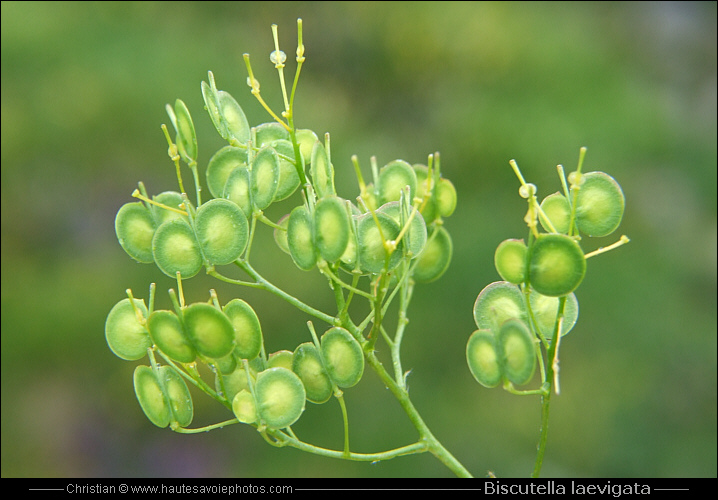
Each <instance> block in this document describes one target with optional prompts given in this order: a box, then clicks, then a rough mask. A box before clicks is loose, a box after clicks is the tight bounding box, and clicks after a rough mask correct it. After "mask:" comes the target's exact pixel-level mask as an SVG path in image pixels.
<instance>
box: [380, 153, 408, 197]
mask: <svg viewBox="0 0 718 500" xmlns="http://www.w3.org/2000/svg"><path fill="white" fill-rule="evenodd" d="M406 186H409V197H410V199H413V198H414V195H415V193H416V173H414V169H413V168H411V165H409V164H408V163H407V162H405V161H403V160H394V161H392V162H390V163H387V164H386V165H384V166H383V167H382V168H381V170H379V180H378V182H377V192H378V195H379V196H378V198H379V200H378V201H379V204H380V205H383V204H384V203H387V202H390V201H399V199H400V198H401V192H402V190H403V189H404V188H405V187H406Z"/></svg>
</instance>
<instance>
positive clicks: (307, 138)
mask: <svg viewBox="0 0 718 500" xmlns="http://www.w3.org/2000/svg"><path fill="white" fill-rule="evenodd" d="M295 136H296V138H297V142H298V143H299V152H300V153H301V155H302V158H310V159H311V157H312V151H313V150H314V144H316V142H317V141H318V140H319V137H317V134H315V133H314V131H312V130H309V129H307V128H300V129H297V131H296V134H295Z"/></svg>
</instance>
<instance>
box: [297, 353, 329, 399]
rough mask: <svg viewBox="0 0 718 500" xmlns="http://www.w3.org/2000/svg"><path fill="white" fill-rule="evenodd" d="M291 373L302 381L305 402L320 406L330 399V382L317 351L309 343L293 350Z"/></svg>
mask: <svg viewBox="0 0 718 500" xmlns="http://www.w3.org/2000/svg"><path fill="white" fill-rule="evenodd" d="M292 371H293V372H294V373H296V374H297V375H298V376H299V378H300V379H301V380H302V383H303V384H304V390H305V391H306V393H307V401H311V402H312V403H317V404H321V403H326V402H327V401H329V398H331V397H332V381H331V379H330V378H329V374H327V371H326V370H325V369H324V364H323V363H322V357H321V355H320V354H319V351H317V348H316V346H315V345H314V344H312V343H311V342H305V343H303V344H299V346H297V348H296V349H295V350H294V357H293V358H292Z"/></svg>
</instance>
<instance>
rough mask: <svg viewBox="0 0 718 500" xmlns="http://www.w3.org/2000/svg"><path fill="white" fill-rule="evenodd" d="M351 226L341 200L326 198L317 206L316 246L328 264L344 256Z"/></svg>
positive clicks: (315, 216)
mask: <svg viewBox="0 0 718 500" xmlns="http://www.w3.org/2000/svg"><path fill="white" fill-rule="evenodd" d="M350 224H351V221H350V220H349V215H348V214H347V209H346V206H345V205H344V200H342V199H341V198H338V197H336V196H331V195H330V196H325V197H324V198H321V199H320V200H319V201H318V202H317V204H316V205H315V207H314V246H315V247H316V249H317V250H318V251H319V254H320V255H321V256H322V258H323V259H324V260H326V261H327V262H336V261H337V260H339V258H340V257H341V256H342V255H343V254H344V251H345V250H346V248H347V245H348V244H349V236H350V235H351V227H350Z"/></svg>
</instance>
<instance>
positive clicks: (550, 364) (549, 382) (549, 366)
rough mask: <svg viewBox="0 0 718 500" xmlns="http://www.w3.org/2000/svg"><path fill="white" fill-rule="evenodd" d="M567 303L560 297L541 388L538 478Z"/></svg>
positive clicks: (536, 468)
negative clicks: (562, 322)
mask: <svg viewBox="0 0 718 500" xmlns="http://www.w3.org/2000/svg"><path fill="white" fill-rule="evenodd" d="M565 305H566V296H565V295H564V296H563V297H561V298H559V301H558V314H557V315H556V324H555V326H554V331H553V337H552V338H551V344H550V345H549V348H548V352H547V353H546V380H545V381H544V383H543V385H542V386H541V389H543V390H544V392H543V394H542V395H541V431H540V436H539V442H538V447H537V452H536V463H535V464H534V470H533V473H532V474H531V477H533V478H537V477H539V475H540V474H541V466H542V465H543V457H544V454H545V453H546V442H547V440H548V417H549V409H550V405H551V390H552V388H553V387H552V386H553V383H554V373H555V368H556V365H555V363H554V359H555V357H556V349H557V347H558V344H559V338H560V336H561V320H560V319H561V318H562V317H563V311H564V306H565Z"/></svg>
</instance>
